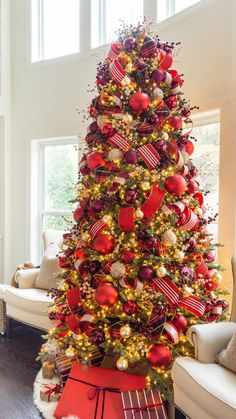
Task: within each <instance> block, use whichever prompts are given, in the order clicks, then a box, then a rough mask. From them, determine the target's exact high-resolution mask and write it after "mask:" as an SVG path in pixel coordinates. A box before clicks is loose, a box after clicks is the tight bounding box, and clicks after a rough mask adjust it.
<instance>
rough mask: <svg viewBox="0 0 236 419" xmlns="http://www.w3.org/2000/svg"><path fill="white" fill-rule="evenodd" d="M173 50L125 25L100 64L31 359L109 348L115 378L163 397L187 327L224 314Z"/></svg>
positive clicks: (185, 347) (184, 348) (84, 357)
mask: <svg viewBox="0 0 236 419" xmlns="http://www.w3.org/2000/svg"><path fill="white" fill-rule="evenodd" d="M177 45H178V44H177ZM174 48H175V44H174V43H168V42H161V41H160V39H159V38H158V37H157V36H151V35H148V34H147V29H146V28H145V25H139V26H138V27H136V28H133V27H131V28H127V27H123V28H122V30H121V32H120V35H119V38H118V41H117V42H116V43H114V44H112V45H111V48H110V50H109V52H108V55H107V56H106V58H105V60H104V62H102V63H99V65H98V68H97V78H96V86H97V90H98V95H97V96H96V97H95V98H94V99H93V100H92V103H91V105H90V108H89V115H90V117H91V118H92V119H93V122H92V123H90V125H89V126H88V130H87V135H86V138H85V141H86V143H87V147H88V150H87V152H86V154H84V156H83V157H82V160H81V161H80V163H79V169H80V173H81V175H82V177H81V179H80V181H79V183H78V196H77V200H76V201H77V202H78V207H77V208H76V210H75V211H74V219H75V224H74V226H73V228H72V229H71V231H70V232H69V233H66V234H65V235H64V249H63V252H64V253H63V254H62V255H61V256H60V266H61V268H62V269H63V271H62V275H61V282H60V284H59V287H58V289H56V290H52V296H53V298H54V302H53V304H52V306H51V308H50V311H49V317H50V319H51V320H52V329H51V330H50V332H49V334H48V335H47V337H46V338H47V342H46V344H44V345H43V346H42V348H41V353H40V356H41V357H42V359H44V358H45V356H47V353H48V352H49V353H52V351H53V350H54V353H57V352H58V351H60V352H63V351H64V352H65V354H66V355H67V356H68V357H70V356H77V357H78V358H79V359H80V360H81V362H84V363H87V364H89V363H90V359H91V356H92V355H91V354H92V352H93V351H94V349H95V348H98V349H99V350H101V352H104V353H106V352H107V351H111V350H112V352H113V353H114V354H119V358H118V360H117V364H116V365H117V368H118V369H119V370H124V371H125V370H127V368H128V367H129V366H132V365H136V364H137V363H142V364H143V365H145V367H146V370H147V381H148V385H155V384H158V385H159V387H160V388H161V389H162V390H163V389H164V388H165V387H166V385H167V383H168V381H169V379H170V369H171V365H172V362H173V360H174V359H175V357H176V356H178V355H188V354H191V347H190V345H189V343H188V341H187V338H186V331H187V329H188V328H189V327H190V326H191V325H192V324H195V323H198V322H210V321H216V320H221V319H222V318H224V314H225V312H226V309H227V306H228V305H227V302H226V301H224V300H223V299H222V298H221V297H220V295H221V294H222V290H220V288H219V282H220V280H221V274H220V272H219V271H220V270H222V267H221V266H219V265H217V262H216V261H215V245H214V244H213V243H212V239H211V237H210V235H209V233H208V231H207V224H208V222H209V221H211V219H212V218H211V217H207V215H206V210H205V207H204V192H203V191H202V190H201V188H200V185H199V183H198V181H197V180H196V176H197V169H196V167H195V166H194V164H193V163H192V160H191V155H192V153H193V151H194V142H193V140H194V139H193V138H192V137H191V136H190V134H191V126H192V122H191V119H190V114H191V110H192V109H194V107H192V108H191V107H190V105H189V103H188V101H187V100H186V99H184V97H183V93H182V92H181V87H182V84H183V79H182V75H180V74H178V72H177V71H176V70H174V69H173V67H172V61H173V51H174ZM55 348H56V349H55Z"/></svg>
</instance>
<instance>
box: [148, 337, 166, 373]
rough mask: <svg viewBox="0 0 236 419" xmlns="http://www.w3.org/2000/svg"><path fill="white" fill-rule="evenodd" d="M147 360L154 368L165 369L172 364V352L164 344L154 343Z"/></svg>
mask: <svg viewBox="0 0 236 419" xmlns="http://www.w3.org/2000/svg"><path fill="white" fill-rule="evenodd" d="M147 359H148V361H149V362H150V364H151V366H152V367H157V368H161V369H165V368H167V367H168V365H169V364H170V363H171V351H170V350H169V348H167V346H165V345H162V343H154V344H153V345H152V346H151V348H150V350H149V352H148V353H147Z"/></svg>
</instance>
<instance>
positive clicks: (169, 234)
mask: <svg viewBox="0 0 236 419" xmlns="http://www.w3.org/2000/svg"><path fill="white" fill-rule="evenodd" d="M176 241H177V237H176V234H175V233H174V232H173V231H172V230H170V229H169V230H166V231H165V233H163V234H162V242H163V243H164V244H165V245H166V246H174V245H175V244H176Z"/></svg>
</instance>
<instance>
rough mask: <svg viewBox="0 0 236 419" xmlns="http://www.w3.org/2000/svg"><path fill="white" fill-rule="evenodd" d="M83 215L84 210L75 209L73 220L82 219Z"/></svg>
mask: <svg viewBox="0 0 236 419" xmlns="http://www.w3.org/2000/svg"><path fill="white" fill-rule="evenodd" d="M83 213H84V209H83V208H81V207H77V208H76V209H75V210H74V213H73V217H74V220H75V221H78V220H79V219H80V218H81V217H82V215H83Z"/></svg>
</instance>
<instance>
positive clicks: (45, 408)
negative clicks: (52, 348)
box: [34, 370, 59, 419]
mask: <svg viewBox="0 0 236 419" xmlns="http://www.w3.org/2000/svg"><path fill="white" fill-rule="evenodd" d="M58 383H59V378H58V377H53V378H52V379H51V380H48V379H47V378H43V377H42V370H40V371H39V372H38V374H37V375H36V378H35V382H34V404H35V406H36V407H37V408H38V410H39V411H40V413H41V414H42V416H43V417H44V418H45V419H55V417H54V416H53V413H54V412H55V409H56V406H57V402H44V401H42V400H41V399H40V388H41V386H42V384H51V385H52V384H58Z"/></svg>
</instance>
